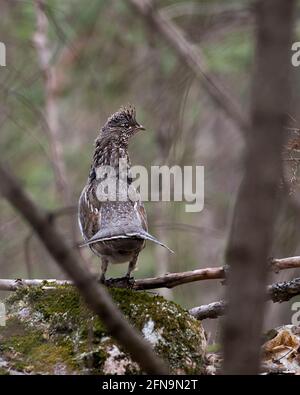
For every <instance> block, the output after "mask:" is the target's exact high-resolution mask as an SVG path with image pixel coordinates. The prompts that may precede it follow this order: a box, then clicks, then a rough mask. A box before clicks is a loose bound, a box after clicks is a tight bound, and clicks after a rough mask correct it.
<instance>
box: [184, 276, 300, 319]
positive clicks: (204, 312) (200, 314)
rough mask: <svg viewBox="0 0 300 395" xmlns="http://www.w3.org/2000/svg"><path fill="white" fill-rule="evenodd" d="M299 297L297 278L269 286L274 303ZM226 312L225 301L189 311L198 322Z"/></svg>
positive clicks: (270, 296)
mask: <svg viewBox="0 0 300 395" xmlns="http://www.w3.org/2000/svg"><path fill="white" fill-rule="evenodd" d="M297 295H300V278H295V279H293V280H291V281H284V282H281V283H275V284H272V285H269V286H268V289H267V300H272V301H273V302H274V303H276V302H279V303H282V302H286V301H288V300H290V299H292V298H293V297H294V296H297ZM225 311H226V302H225V301H224V300H220V301H218V302H213V303H209V304H207V305H203V306H199V307H193V308H192V309H190V310H189V312H190V314H191V315H192V316H194V317H195V318H197V319H198V320H204V319H206V318H218V317H220V316H222V315H224V314H225Z"/></svg>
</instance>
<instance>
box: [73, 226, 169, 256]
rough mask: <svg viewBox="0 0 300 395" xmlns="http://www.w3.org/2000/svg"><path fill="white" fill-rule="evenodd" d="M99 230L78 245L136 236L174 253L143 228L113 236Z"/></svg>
mask: <svg viewBox="0 0 300 395" xmlns="http://www.w3.org/2000/svg"><path fill="white" fill-rule="evenodd" d="M99 233H100V232H98V233H96V234H95V235H94V236H93V237H92V238H91V239H89V240H87V241H85V242H84V243H82V244H80V245H79V247H85V246H89V245H91V244H95V243H99V242H103V241H110V240H118V239H130V238H132V237H136V238H138V239H143V240H150V241H152V242H153V243H156V244H159V245H160V246H162V247H164V248H166V249H167V250H168V251H170V252H171V253H172V254H174V251H172V250H171V249H170V248H169V247H167V246H166V245H165V244H163V243H162V242H160V241H159V240H157V239H156V238H155V237H154V236H152V235H150V233H148V232H146V231H145V230H140V231H138V232H128V233H125V234H121V235H118V234H116V235H113V236H104V235H103V234H102V235H101V234H99Z"/></svg>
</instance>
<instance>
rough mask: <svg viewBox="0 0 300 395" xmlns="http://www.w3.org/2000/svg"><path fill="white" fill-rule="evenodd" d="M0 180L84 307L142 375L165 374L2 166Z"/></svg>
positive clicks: (3, 191) (0, 187)
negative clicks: (89, 310) (138, 366)
mask: <svg viewBox="0 0 300 395" xmlns="http://www.w3.org/2000/svg"><path fill="white" fill-rule="evenodd" d="M0 178H1V183H0V193H1V194H2V195H3V197H4V198H5V199H6V200H7V201H8V202H9V203H10V204H11V205H12V206H13V207H14V208H15V209H16V210H17V211H19V212H20V213H21V214H22V216H23V217H24V218H25V219H26V221H27V222H28V223H29V224H30V225H31V226H32V228H33V229H34V230H35V232H36V233H37V235H38V236H39V238H40V240H41V241H42V243H43V244H44V246H45V247H46V248H47V250H48V251H49V253H50V254H51V255H52V257H53V258H54V259H55V260H56V262H57V263H58V265H59V266H60V267H61V268H62V269H63V270H64V271H65V273H66V274H67V275H68V276H70V278H71V279H72V280H73V281H74V284H75V285H76V286H77V288H78V289H79V291H80V293H81V294H82V296H83V298H84V299H85V301H86V302H87V304H88V305H89V306H90V308H91V309H92V310H93V311H94V312H95V313H96V314H97V315H98V316H99V317H100V318H101V320H102V321H103V323H104V324H105V325H106V327H107V328H108V330H109V332H110V333H111V335H112V336H113V337H114V338H115V339H116V340H117V341H118V342H119V343H120V345H121V346H122V347H123V348H124V349H125V350H126V351H127V352H129V353H130V355H131V356H132V358H133V359H134V360H135V361H136V362H138V364H139V365H140V366H141V368H142V369H143V370H144V371H145V372H147V373H151V374H163V373H167V372H168V370H167V368H166V366H165V364H164V363H163V362H162V361H161V360H160V359H159V358H158V357H157V356H156V355H155V354H154V352H153V350H152V348H151V346H150V344H148V343H147V342H146V341H145V340H144V339H143V338H142V336H141V335H140V334H139V333H137V332H136V330H134V329H133V328H132V326H131V325H130V324H129V323H128V322H127V321H126V319H125V318H124V316H123V315H122V314H121V312H120V311H119V310H118V308H117V307H116V306H115V304H114V303H113V301H112V300H111V298H110V296H109V294H108V293H107V291H106V290H105V288H104V287H103V286H101V285H100V284H98V282H97V280H96V279H95V277H94V276H93V275H92V273H91V272H90V271H89V270H87V269H86V268H84V267H83V266H82V264H81V261H80V258H79V256H78V254H77V253H76V252H75V251H73V250H72V249H71V248H70V247H69V246H68V245H67V244H66V243H65V241H64V239H65V238H64V235H63V234H60V233H59V232H58V231H57V230H56V229H55V228H54V226H53V225H51V224H50V225H49V221H48V216H47V214H46V213H45V212H44V211H43V210H42V209H41V208H39V207H37V206H36V204H35V203H33V201H32V200H31V199H30V198H29V196H28V195H27V194H26V193H25V192H24V191H23V189H22V188H21V186H20V184H19V183H18V181H17V180H16V179H15V178H14V176H12V175H11V174H10V173H9V171H8V170H6V169H5V167H4V166H3V165H2V164H1V163H0Z"/></svg>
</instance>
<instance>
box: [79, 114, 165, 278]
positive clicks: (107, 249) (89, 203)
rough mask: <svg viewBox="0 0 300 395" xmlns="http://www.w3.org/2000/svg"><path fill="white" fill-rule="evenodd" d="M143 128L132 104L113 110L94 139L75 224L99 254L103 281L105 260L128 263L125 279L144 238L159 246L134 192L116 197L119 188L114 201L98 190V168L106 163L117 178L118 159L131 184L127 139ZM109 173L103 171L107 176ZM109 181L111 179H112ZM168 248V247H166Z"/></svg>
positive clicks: (127, 184)
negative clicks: (114, 111)
mask: <svg viewBox="0 0 300 395" xmlns="http://www.w3.org/2000/svg"><path fill="white" fill-rule="evenodd" d="M140 130H145V129H144V127H143V126H141V125H140V124H139V123H138V122H137V121H136V117H135V109H134V108H133V107H128V108H126V107H124V108H121V109H120V110H119V111H117V112H116V113H114V114H113V115H112V116H111V117H110V118H109V119H108V120H107V122H106V123H105V125H104V126H103V127H102V129H101V131H100V134H99V136H98V137H97V139H96V142H95V153H94V157H93V162H92V165H91V170H90V174H89V177H88V181H87V184H86V186H85V187H84V189H83V191H82V193H81V196H80V199H79V213H78V219H79V226H80V229H81V233H82V236H83V238H84V241H85V242H84V244H83V245H88V246H89V247H90V248H91V250H92V251H93V252H94V253H95V254H96V255H98V256H100V257H101V261H102V266H101V267H102V273H101V277H100V281H101V282H103V283H105V282H106V280H105V273H106V270H107V267H108V264H109V263H112V264H114V263H124V262H129V266H128V270H127V274H126V276H125V279H126V280H128V281H129V280H130V279H131V277H130V275H131V272H132V271H133V270H134V268H135V266H136V263H137V259H138V255H139V253H140V252H141V250H142V249H143V248H144V247H145V240H151V241H153V242H155V243H157V244H160V245H161V246H163V247H166V246H165V245H164V244H162V243H161V242H159V241H158V240H157V239H155V238H154V237H153V236H151V235H150V234H149V233H148V226H147V217H146V211H145V208H144V205H143V203H142V202H141V200H140V197H139V195H138V194H137V192H136V190H134V191H135V196H136V197H138V198H135V199H134V200H131V199H130V198H129V197H128V198H127V199H125V200H124V198H122V199H119V198H120V193H121V191H120V190H117V192H116V198H117V199H115V201H112V200H110V199H109V200H108V199H107V195H105V196H104V192H103V191H102V192H101V188H99V183H101V182H103V178H102V176H99V177H98V174H99V173H101V172H99V169H101V168H102V169H103V168H105V167H107V166H109V167H111V168H113V169H114V170H115V172H114V174H116V177H117V179H118V178H119V177H121V175H120V174H119V163H120V160H121V161H124V163H126V166H127V174H128V175H127V177H126V179H125V186H127V187H130V186H131V187H133V186H132V185H131V183H132V179H131V177H130V159H129V155H128V142H129V139H130V138H131V137H132V136H134V135H135V134H136V133H137V132H138V131H140ZM108 177H110V174H109V173H107V174H106V182H107V178H108ZM112 182H114V180H113V179H112ZM166 248H168V247H166Z"/></svg>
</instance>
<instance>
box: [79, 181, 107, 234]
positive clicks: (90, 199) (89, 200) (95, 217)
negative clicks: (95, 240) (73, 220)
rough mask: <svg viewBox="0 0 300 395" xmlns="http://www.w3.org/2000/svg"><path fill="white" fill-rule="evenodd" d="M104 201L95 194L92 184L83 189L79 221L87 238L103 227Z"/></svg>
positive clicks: (80, 199)
mask: <svg viewBox="0 0 300 395" xmlns="http://www.w3.org/2000/svg"><path fill="white" fill-rule="evenodd" d="M101 207H102V203H101V202H100V201H99V200H98V199H97V197H96V196H95V195H94V191H93V189H92V188H90V185H87V186H85V188H84V189H83V191H82V193H81V195H80V198H79V206H78V222H79V227H80V230H81V233H82V236H83V238H84V239H85V240H89V239H90V238H91V237H92V236H93V235H94V234H96V233H97V232H98V231H99V230H100V227H101Z"/></svg>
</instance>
